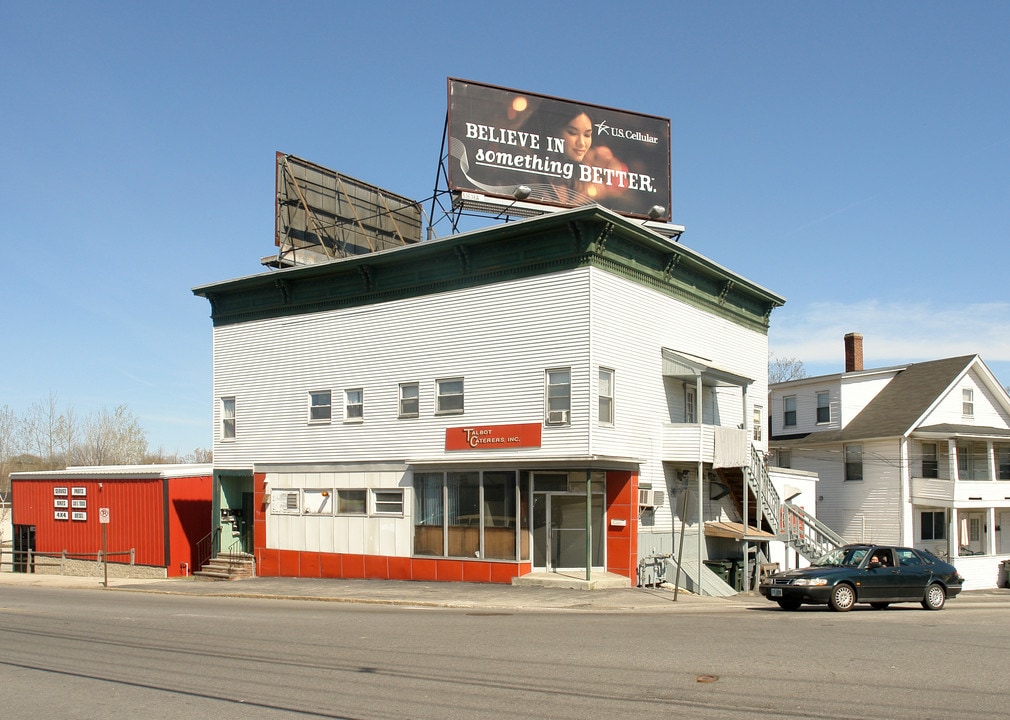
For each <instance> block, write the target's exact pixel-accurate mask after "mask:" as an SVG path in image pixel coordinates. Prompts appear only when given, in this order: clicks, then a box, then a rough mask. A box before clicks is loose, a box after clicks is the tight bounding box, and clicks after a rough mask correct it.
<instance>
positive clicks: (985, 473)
mask: <svg viewBox="0 0 1010 720" xmlns="http://www.w3.org/2000/svg"><path fill="white" fill-rule="evenodd" d="M957 479H958V480H988V479H989V446H988V445H986V443H984V442H963V443H958V444H957Z"/></svg>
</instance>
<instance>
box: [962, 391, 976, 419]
mask: <svg viewBox="0 0 1010 720" xmlns="http://www.w3.org/2000/svg"><path fill="white" fill-rule="evenodd" d="M961 414H962V415H964V416H965V417H972V416H973V415H975V391H974V390H971V389H970V388H965V389H964V390H962V391H961Z"/></svg>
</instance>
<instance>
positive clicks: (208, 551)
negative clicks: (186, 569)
mask: <svg viewBox="0 0 1010 720" xmlns="http://www.w3.org/2000/svg"><path fill="white" fill-rule="evenodd" d="M220 536H221V528H220V527H217V528H214V529H213V530H211V531H210V532H209V533H207V534H206V535H204V536H203V537H202V538H200V539H199V540H198V541H197V543H196V560H197V565H196V567H195V568H194V569H195V570H199V569H200V568H202V567H203V566H204V565H206V564H207V563H208V562H210V559H211V558H212V557H214V553H215V552H216V551H217V549H218V547H220V545H219V543H220Z"/></svg>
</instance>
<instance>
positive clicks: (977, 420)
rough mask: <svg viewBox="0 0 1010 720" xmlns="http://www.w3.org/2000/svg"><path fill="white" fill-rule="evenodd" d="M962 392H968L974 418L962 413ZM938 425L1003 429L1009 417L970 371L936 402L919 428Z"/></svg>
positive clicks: (1009, 423)
mask: <svg viewBox="0 0 1010 720" xmlns="http://www.w3.org/2000/svg"><path fill="white" fill-rule="evenodd" d="M966 389H969V390H971V391H972V401H973V405H974V414H973V415H972V416H970V417H967V416H965V415H964V414H963V413H962V400H963V396H962V392H961V391H962V390H966ZM941 423H951V424H954V425H977V426H979V427H996V428H1004V429H1005V428H1010V415H1008V413H1007V411H1006V409H1005V408H1003V407H1002V405H1001V403H1000V401H999V400H998V399H997V398H996V397H995V396H993V394H992V393H991V392H989V390H988V389H987V388H986V387H985V385H983V384H982V383H980V382H979V380H978V376H977V375H976V373H975V371H974V370H971V371H969V372H968V373H967V374H966V375H965V376H964V377H963V378H961V380H960V382H958V383H957V384H956V385H954V386H953V387H952V388H951V390H950V392H948V393H947V394H946V395H944V396H943V397H942V398H941V399H940V402H939V403H937V405H936V407H935V408H934V409H933V411H932V412H930V413H929V415H928V416H927V417H926V418H925V419H924V420H923V422H922V425H923V426H929V425H938V424H941Z"/></svg>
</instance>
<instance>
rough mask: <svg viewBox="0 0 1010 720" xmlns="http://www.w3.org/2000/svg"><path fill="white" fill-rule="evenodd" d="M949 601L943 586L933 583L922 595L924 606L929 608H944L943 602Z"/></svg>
mask: <svg viewBox="0 0 1010 720" xmlns="http://www.w3.org/2000/svg"><path fill="white" fill-rule="evenodd" d="M945 602H947V593H946V592H944V589H943V587H941V586H940V585H939V584H937V583H933V584H932V585H930V586H929V587H928V588H926V594H925V595H924V596H923V597H922V606H923V607H924V608H926V609H927V610H943V604H944V603H945Z"/></svg>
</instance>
